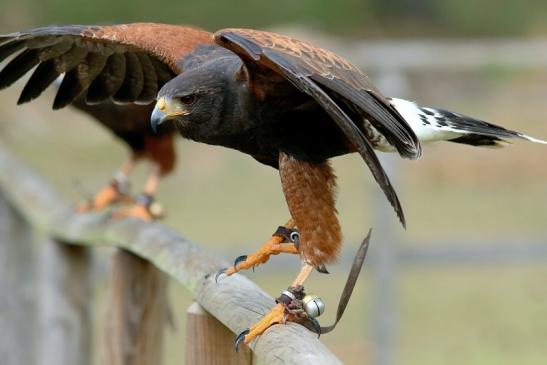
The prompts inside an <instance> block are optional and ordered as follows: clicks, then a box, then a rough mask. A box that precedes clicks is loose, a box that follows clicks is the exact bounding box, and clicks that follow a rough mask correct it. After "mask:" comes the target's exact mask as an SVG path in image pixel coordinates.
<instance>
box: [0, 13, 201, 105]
mask: <svg viewBox="0 0 547 365" xmlns="http://www.w3.org/2000/svg"><path fill="white" fill-rule="evenodd" d="M211 42H212V35H211V33H208V32H205V31H202V30H199V29H194V28H190V27H184V26H175V25H166V24H154V23H134V24H122V25H113V26H82V25H69V26H51V27H44V28H37V29H32V30H29V31H24V32H18V33H12V34H8V35H4V36H0V62H2V61H3V60H4V59H6V58H7V57H8V56H10V55H12V54H15V53H17V52H19V51H20V52H19V53H18V54H17V55H16V56H15V57H14V58H13V59H12V60H11V61H10V62H9V63H8V64H7V65H6V66H5V67H4V69H3V70H2V71H1V72H0V89H3V88H6V87H8V86H10V85H11V84H13V83H14V82H15V81H17V80H18V79H19V78H20V77H22V76H23V75H24V74H26V73H27V72H28V71H30V70H31V69H33V68H34V67H36V68H35V70H34V72H33V74H32V75H31V77H30V79H29V80H28V82H27V84H26V85H25V87H24V89H23V91H22V93H21V96H20V97H19V100H18V103H25V102H28V101H30V100H33V99H35V98H37V97H38V96H40V94H41V93H42V92H43V91H44V90H45V89H46V88H47V87H48V86H49V85H50V84H51V83H52V82H53V81H54V80H55V79H56V78H57V77H59V75H61V74H63V73H64V74H66V75H65V77H64V78H63V82H62V84H61V86H60V87H59V90H58V92H57V96H56V97H55V101H54V103H53V108H54V109H59V108H62V107H64V106H66V105H68V104H70V103H71V102H72V101H74V100H75V99H76V98H77V97H78V96H80V95H83V94H85V96H86V100H87V102H89V103H99V102H101V101H104V100H107V99H109V98H112V99H113V100H114V101H116V102H118V103H129V102H135V103H139V104H148V103H151V102H152V101H153V100H154V98H155V97H156V94H157V92H158V90H159V89H160V88H161V86H162V85H163V84H165V83H166V82H167V81H169V80H170V79H171V78H173V76H174V75H176V74H178V73H179V72H180V71H181V70H180V68H179V66H178V64H177V63H178V62H179V61H180V60H181V59H182V58H183V57H184V56H185V55H186V54H188V53H190V52H191V51H192V50H193V49H194V47H195V46H196V45H198V44H203V43H211Z"/></svg>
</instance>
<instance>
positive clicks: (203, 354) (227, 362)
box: [186, 302, 253, 365]
mask: <svg viewBox="0 0 547 365" xmlns="http://www.w3.org/2000/svg"><path fill="white" fill-rule="evenodd" d="M186 319H187V320H186V365H251V364H252V363H253V355H252V352H251V350H249V348H248V347H247V346H245V345H242V346H241V347H240V349H239V352H235V350H234V338H235V337H234V336H235V335H234V334H233V333H232V331H230V330H229V329H228V328H226V326H224V325H223V324H222V323H220V322H219V321H218V320H217V319H216V318H215V317H213V316H212V315H210V314H209V313H207V312H206V311H205V310H204V309H203V308H202V307H201V306H200V305H199V304H198V303H195V302H194V303H193V304H192V305H191V306H190V307H189V308H188V310H187V311H186Z"/></svg>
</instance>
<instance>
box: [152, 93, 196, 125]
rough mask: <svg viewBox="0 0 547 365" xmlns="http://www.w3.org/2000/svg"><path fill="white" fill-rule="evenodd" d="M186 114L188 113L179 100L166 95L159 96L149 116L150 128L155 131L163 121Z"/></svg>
mask: <svg viewBox="0 0 547 365" xmlns="http://www.w3.org/2000/svg"><path fill="white" fill-rule="evenodd" d="M188 114H190V113H189V112H188V110H186V108H185V107H184V105H183V104H182V103H181V102H180V101H178V100H176V99H172V98H167V97H162V98H159V99H158V101H157V102H156V106H155V107H154V110H153V111H152V115H151V116H150V124H151V126H152V130H153V131H154V133H157V131H158V127H159V126H160V125H161V124H163V123H164V122H166V121H168V120H171V119H174V118H176V117H178V116H182V115H188Z"/></svg>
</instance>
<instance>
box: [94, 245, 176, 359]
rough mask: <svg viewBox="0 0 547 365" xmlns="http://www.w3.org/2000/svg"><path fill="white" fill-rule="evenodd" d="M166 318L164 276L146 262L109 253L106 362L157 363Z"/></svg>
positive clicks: (124, 255)
mask: <svg viewBox="0 0 547 365" xmlns="http://www.w3.org/2000/svg"><path fill="white" fill-rule="evenodd" d="M166 321H167V278H166V276H165V274H163V273H162V272H161V271H159V270H158V269H157V268H156V267H155V266H154V265H153V264H151V263H150V262H148V261H146V260H143V259H141V258H140V257H138V256H136V255H134V254H132V253H130V252H127V251H124V250H118V251H116V252H115V253H114V255H113V261H112V274H111V280H110V299H109V303H108V314H107V324H106V334H105V340H106V343H105V345H106V355H105V361H104V363H106V364H107V365H159V364H161V357H162V356H161V354H162V339H163V330H164V325H165V323H166Z"/></svg>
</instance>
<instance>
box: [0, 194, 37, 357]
mask: <svg viewBox="0 0 547 365" xmlns="http://www.w3.org/2000/svg"><path fill="white" fill-rule="evenodd" d="M35 258H36V252H35V250H34V246H33V237H32V231H31V228H30V226H29V225H27V224H26V222H25V221H24V219H23V218H22V217H21V216H20V215H19V214H18V213H17V212H16V211H15V210H14V209H13V208H12V207H11V206H10V204H9V203H8V202H7V200H6V199H5V198H4V196H3V194H2V191H1V190H0V329H1V331H2V334H1V336H0V364H3V365H29V364H34V363H35V362H36V343H37V340H38V339H37V336H36V333H37V331H36V327H37V326H36V324H37V315H36V313H37V311H36V307H37V300H38V298H37V296H38V293H37V288H36V280H35V269H36V267H35Z"/></svg>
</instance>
